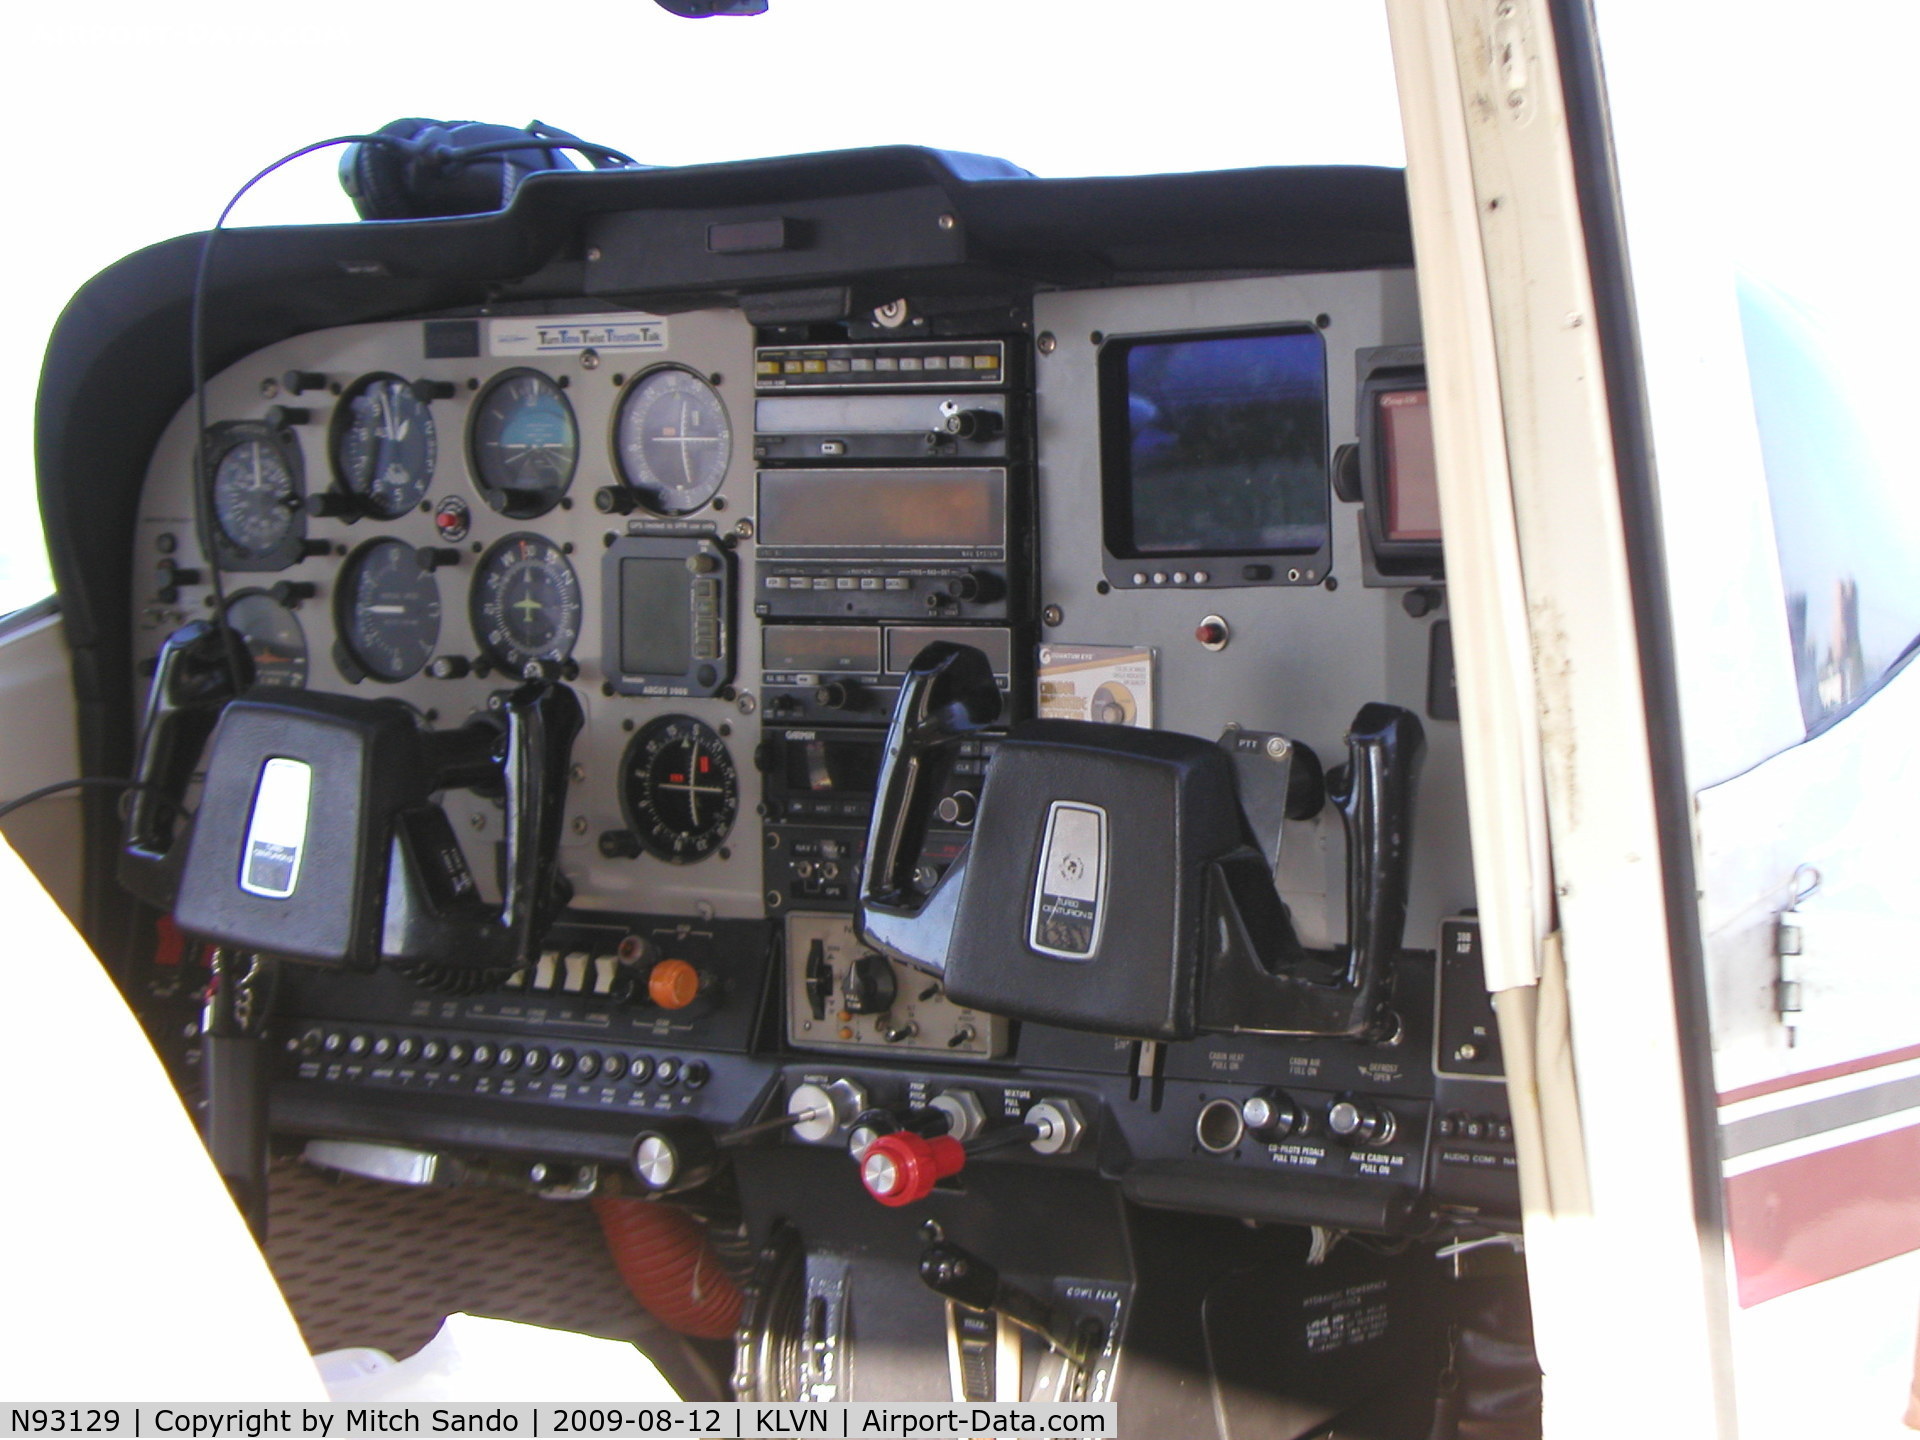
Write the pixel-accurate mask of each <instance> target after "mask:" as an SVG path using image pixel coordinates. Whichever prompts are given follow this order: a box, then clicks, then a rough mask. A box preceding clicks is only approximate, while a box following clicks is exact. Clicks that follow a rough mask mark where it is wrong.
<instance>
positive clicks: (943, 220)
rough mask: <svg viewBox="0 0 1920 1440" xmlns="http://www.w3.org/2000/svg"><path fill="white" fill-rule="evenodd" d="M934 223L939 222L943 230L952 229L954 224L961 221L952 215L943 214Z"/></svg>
mask: <svg viewBox="0 0 1920 1440" xmlns="http://www.w3.org/2000/svg"><path fill="white" fill-rule="evenodd" d="M934 223H935V224H937V225H938V226H939V227H940V228H941V229H942V230H951V229H953V227H954V226H956V225H958V224H959V223H960V222H959V220H957V219H956V218H955V217H953V216H952V215H942V216H941V217H940V218H939V219H938V220H937V221H935V222H934Z"/></svg>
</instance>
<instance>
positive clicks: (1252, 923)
mask: <svg viewBox="0 0 1920 1440" xmlns="http://www.w3.org/2000/svg"><path fill="white" fill-rule="evenodd" d="M969 653H972V654H973V657H974V658H972V659H967V658H965V657H966V656H967V655H968V654H969ZM993 693H995V692H994V690H993V687H992V679H991V675H990V674H989V673H988V666H987V664H986V661H985V659H984V657H980V656H979V655H978V653H977V652H970V651H969V647H965V646H954V645H944V644H942V645H933V646H929V647H928V648H927V649H926V651H924V652H923V653H922V654H921V656H920V658H919V659H918V660H916V661H915V663H914V665H913V667H912V670H911V671H910V673H909V675H908V678H907V681H906V684H905V685H904V686H903V687H902V689H901V695H900V702H899V704H898V706H897V707H896V709H895V712H894V719H893V725H892V728H891V729H890V731H889V733H888V737H887V758H886V762H885V765H884V767H883V769H882V771H881V777H880V786H879V794H878V796H877V799H876V804H875V807H874V817H873V823H872V828H871V830H870V832H869V836H868V850H867V854H868V864H867V874H866V877H865V880H864V881H863V886H862V894H861V905H860V913H859V926H860V933H861V935H862V937H863V938H864V939H865V940H866V941H867V943H869V944H871V945H873V946H874V947H875V948H876V949H879V950H882V951H884V952H885V953H887V954H888V955H891V956H893V957H894V958H895V959H898V960H902V961H904V962H906V963H908V964H911V965H915V966H918V967H919V968H921V969H924V970H927V971H929V972H931V973H934V974H937V975H939V976H941V977H942V979H943V981H944V983H945V986H946V990H947V993H948V995H949V997H950V998H952V999H953V1000H954V1001H956V1002H957V1003H959V1004H963V1005H974V1006H978V1007H979V1008H981V1009H983V1010H987V1011H990V1012H993V1013H996V1014H1000V1015H1005V1016H1008V1017H1010V1018H1015V1019H1027V1020H1036V1021H1042V1022H1045V1023H1048V1024H1054V1025H1060V1026H1064V1027H1067V1028H1070V1029H1081V1030H1092V1031H1096V1032H1099V1033H1104V1034H1115V1035H1131V1036H1137V1037H1140V1038H1144V1039H1155V1040H1174V1039H1185V1038H1189V1037H1191V1036H1193V1035H1195V1034H1198V1033H1202V1032H1208V1033H1230V1032H1252V1033H1266V1034H1301V1035H1353V1034H1359V1033H1362V1032H1363V1031H1365V1030H1366V1029H1367V1027H1368V1026H1369V1025H1370V1024H1372V1023H1373V1020H1374V1018H1375V1012H1376V1010H1377V1008H1378V1004H1379V1001H1380V998H1381V995H1382V994H1383V991H1384V985H1385V981H1386V979H1387V977H1388V974H1389V972H1390V967H1391V965H1392V962H1393V960H1394V958H1395V957H1396V956H1397V954H1398V952H1399V948H1400V942H1401V937H1402V932H1403V930H1404V928H1405V922H1406V909H1407V861H1408V856H1409V852H1410V847H1411V839H1412V812H1413V793H1414V788H1415V782H1416V780H1417V778H1418V770H1419V762H1420V758H1421V754H1422V751H1423V749H1424V744H1425V741H1424V736H1423V734H1422V732H1421V728H1420V722H1419V720H1418V719H1417V718H1416V717H1415V716H1414V715H1413V714H1412V713H1411V712H1409V711H1406V710H1403V709H1400V708H1399V707H1397V706H1392V705H1382V704H1372V705H1366V706H1363V707H1362V708H1361V710H1360V712H1359V713H1358V714H1357V715H1356V716H1355V717H1354V723H1353V726H1352V729H1351V730H1350V732H1349V734H1348V737H1347V751H1348V761H1347V764H1346V766H1345V767H1343V768H1342V769H1341V770H1339V771H1336V772H1335V773H1334V775H1332V776H1330V777H1329V780H1328V787H1327V788H1328V792H1329V795H1330V798H1331V799H1332V801H1333V803H1334V805H1335V806H1336V808H1338V809H1339V811H1340V814H1341V817H1342V820H1343V822H1344V824H1345V827H1346V831H1347V903H1348V915H1349V922H1348V923H1349V931H1350V933H1349V940H1348V944H1347V945H1346V946H1345V947H1343V948H1340V949H1336V950H1313V949H1309V948H1307V947H1305V946H1303V945H1302V944H1301V943H1300V942H1299V939H1298V937H1297V935H1296V933H1295V930H1294V926H1293V922H1292V917H1291V915H1290V914H1289V913H1288V910H1287V907H1286V904H1285V902H1284V901H1283V900H1282V899H1281V898H1280V896H1279V895H1278V893H1277V892H1276V891H1275V889H1274V883H1273V869H1272V859H1271V856H1270V855H1268V854H1266V853H1264V852H1263V850H1262V849H1261V847H1260V846H1258V845H1257V844H1254V843H1250V840H1249V835H1250V830H1249V826H1248V822H1247V820H1246V819H1245V817H1244V813H1243V810H1242V806H1241V803H1240V799H1239V796H1238V794H1237V791H1236V784H1235V768H1234V763H1233V760H1232V759H1231V758H1230V756H1229V754H1228V753H1227V751H1225V750H1223V749H1222V748H1221V747H1220V746H1218V745H1214V744H1210V743H1208V742H1206V741H1203V740H1200V739H1197V738H1195V737H1193V736H1187V735H1176V734H1171V733H1166V732H1161V731H1151V730H1136V729H1132V728H1130V727H1125V726H1117V725H1099V724H1091V723H1087V722H1081V721H1062V720H1034V721H1028V722H1025V723H1024V724H1021V725H1017V726H1015V727H1013V729H1012V730H1011V731H1010V732H1009V733H1008V735H1007V737H1006V738H1005V739H1004V740H1003V741H1002V742H1001V743H1000V745H999V747H998V749H997V750H996V752H995V757H994V760H993V764H992V768H991V769H990V770H989V772H988V775H987V781H986V785H985V788H984V790H983V791H982V794H981V797H980V808H979V813H978V817H977V819H976V821H975V824H974V836H973V841H972V843H971V844H970V845H969V847H968V848H967V849H966V850H965V851H963V852H962V853H961V854H960V856H959V857H958V858H956V859H955V860H954V862H953V863H952V864H951V865H950V866H949V867H948V869H947V871H946V873H945V874H944V875H942V876H941V877H940V879H939V881H938V882H937V883H936V884H934V885H933V886H932V887H931V889H930V891H929V892H928V893H926V894H925V895H924V896H922V895H921V894H920V893H919V891H918V890H917V889H916V888H915V884H914V878H913V877H914V872H915V867H916V864H917V862H918V860H919V857H920V849H921V845H922V843H923V842H924V839H925V834H926V820H927V815H926V811H927V808H928V806H927V797H928V796H929V795H930V794H931V793H932V790H933V785H932V783H931V772H932V770H933V768H934V766H935V764H936V763H937V759H938V755H939V752H940V750H941V749H942V748H944V747H945V746H946V745H947V744H948V743H950V742H951V741H953V740H955V739H958V738H959V737H960V736H961V735H963V734H965V733H967V732H968V731H969V730H972V729H977V728H978V727H979V726H980V725H982V724H985V723H987V722H988V719H990V717H991V715H992V713H993V712H992V711H990V710H986V709H984V708H983V707H981V706H978V705H975V704H972V703H970V702H973V701H977V700H980V699H982V698H983V697H984V695H986V694H993Z"/></svg>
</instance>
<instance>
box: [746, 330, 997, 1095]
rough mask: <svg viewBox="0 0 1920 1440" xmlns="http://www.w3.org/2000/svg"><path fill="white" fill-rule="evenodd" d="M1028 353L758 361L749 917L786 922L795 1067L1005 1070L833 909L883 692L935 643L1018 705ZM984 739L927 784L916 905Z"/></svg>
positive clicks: (947, 1008)
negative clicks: (980, 671) (886, 1062)
mask: <svg viewBox="0 0 1920 1440" xmlns="http://www.w3.org/2000/svg"><path fill="white" fill-rule="evenodd" d="M1025 354H1026V342H1024V341H1023V342H1021V343H1019V344H1009V343H1008V342H1007V341H1005V340H902V341H882V342H874V343H862V344H823V345H765V346H761V347H760V348H759V349H758V350H756V351H755V365H754V371H755V375H754V384H755V392H756V393H755V400H754V458H755V459H756V460H757V461H758V466H759V468H758V472H757V475H756V484H757V491H758V493H757V497H756V499H757V505H756V510H755V516H756V527H757V528H756V534H755V562H756V579H755V582H754V587H753V613H754V615H755V617H757V618H758V619H759V620H760V621H761V625H760V645H761V652H760V695H761V704H762V710H761V715H762V720H763V728H762V731H761V743H760V747H759V751H758V753H757V756H756V759H757V762H758V765H759V768H760V771H761V777H762V792H763V796H764V804H765V811H766V825H765V831H764V833H765V836H766V850H765V857H764V858H765V867H764V879H765V885H766V891H765V902H766V908H767V913H768V914H769V915H776V916H781V917H784V921H783V923H784V926H785V932H786V935H785V938H786V952H787V987H786V988H787V993H786V996H785V1008H786V1015H787V1039H788V1041H789V1043H791V1044H792V1045H794V1046H795V1047H796V1048H800V1049H809V1050H840V1051H868V1052H882V1051H884V1052H890V1053H893V1054H903V1053H920V1054H924V1055H938V1056H941V1057H943V1058H945V1059H950V1060H981V1059H991V1058H994V1057H996V1056H999V1055H1001V1054H1003V1053H1004V1052H1005V1048H1006V1043H1007V1027H1006V1022H1005V1021H1004V1020H1001V1019H999V1018H997V1017H994V1016H989V1015H986V1014H984V1013H981V1012H979V1011H975V1010H971V1009H968V1008H965V1007H961V1006H956V1005H954V1004H953V1003H952V1002H951V1001H949V1000H948V999H947V998H946V996H945V994H944V992H943V991H942V989H941V987H940V985H939V982H938V981H935V980H930V979H929V978H928V977H927V976H925V975H919V974H916V973H915V972H914V971H912V970H910V969H908V968H906V967H904V966H900V965H896V964H895V963H894V962H893V961H891V960H888V959H886V958H884V957H882V956H880V955H878V954H875V953H873V952H872V950H871V949H870V948H869V947H867V946H865V945H863V944H862V943H861V942H860V941H859V940H858V939H857V937H856V936H855V933H854V929H853V925H852V918H851V911H852V909H853V903H854V897H855V895H856V893H857V876H858V874H859V871H860V866H861V864H862V862H863V860H864V855H865V848H866V838H867V824H868V821H869V819H870V818H871V816H872V814H873V806H874V789H875V784H876V781H877V779H878V776H879V773H880V767H881V759H882V755H883V751H884V748H885V744H886V731H885V726H886V724H887V722H888V720H889V719H890V718H891V716H892V713H893V708H894V702H895V700H896V699H897V698H898V695H899V692H900V686H901V683H902V681H903V680H904V678H905V676H906V674H907V672H908V671H909V670H910V669H911V668H912V666H913V662H914V660H915V658H916V657H917V656H918V655H919V654H920V653H921V652H922V651H923V650H925V649H926V647H927V646H928V645H930V644H933V643H934V642H936V641H945V642H947V643H949V644H958V645H967V646H971V647H974V648H975V649H977V650H978V651H980V652H981V653H982V654H984V655H985V656H986V657H987V662H988V666H989V668H990V669H991V671H992V673H993V679H994V683H995V684H996V685H997V686H998V687H999V690H1000V693H1001V697H1002V700H1003V706H1002V709H1003V713H1006V714H1008V715H1009V716H1010V717H1012V718H1019V711H1020V710H1021V708H1022V705H1021V701H1020V699H1019V698H1018V697H1020V696H1022V695H1023V694H1024V693H1025V692H1026V690H1028V689H1029V688H1030V686H1029V684H1028V681H1029V679H1030V676H1031V669H1032V659H1031V656H1032V653H1033V642H1034V637H1033V632H1032V628H1031V621H1030V619H1029V618H1028V617H1030V616H1031V614H1032V611H1033V609H1034V605H1033V601H1032V581H1031V573H1032V570H1033V556H1032V552H1031V548H1030V546H1031V538H1030V537H1031V535H1032V531H1033V526H1032V523H1031V520H1032V515H1033V501H1032V489H1033V474H1032V466H1031V463H1030V457H1031V443H1030V441H1029V438H1028V433H1027V426H1028V416H1027V411H1026V409H1025V404H1026V393H1025V390H1024V387H1023V385H1022V383H1021V380H1022V376H1021V375H1014V374H1010V373H1009V372H1010V371H1011V370H1015V369H1021V370H1023V369H1024V357H1025ZM996 743H997V740H996V738H995V737H994V736H991V735H982V736H980V737H977V738H975V739H974V740H972V741H971V742H970V743H969V744H968V745H967V746H965V747H964V750H965V753H962V754H956V755H955V756H954V757H952V760H951V763H950V764H949V765H947V766H946V767H945V768H944V769H943V772H942V774H941V776H940V777H939V780H938V785H939V793H938V794H937V795H936V796H935V797H933V811H934V813H933V815H932V817H931V820H930V826H931V830H930V835H929V843H928V845H927V847H926V849H925V851H924V852H923V854H922V856H921V859H920V864H919V867H918V872H917V874H918V879H919V881H921V882H922V883H923V884H924V885H925V886H926V887H928V888H931V886H932V885H933V884H934V883H935V881H937V880H938V879H939V876H940V873H941V871H942V870H943V869H944V867H945V863H946V861H947V860H950V859H951V858H952V857H953V856H954V855H957V854H959V853H960V850H961V848H962V847H963V845H964V844H965V841H966V836H967V833H968V831H969V829H970V828H971V826H972V824H973V813H974V809H975V807H976V806H977V805H978V803H979V796H980V788H981V784H982V781H983V780H984V778H985V776H986V769H987V761H988V757H989V755H990V754H991V750H992V747H993V746H994V745H995V744H996Z"/></svg>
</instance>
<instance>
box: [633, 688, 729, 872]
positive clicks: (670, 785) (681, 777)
mask: <svg viewBox="0 0 1920 1440" xmlns="http://www.w3.org/2000/svg"><path fill="white" fill-rule="evenodd" d="M620 805H621V808H622V809H623V810H624V811H625V812H626V819H627V825H628V826H629V827H630V828H631V829H632V831H633V833H634V834H635V835H636V836H638V837H639V840H640V844H641V845H642V846H643V847H644V848H645V849H646V851H647V853H648V854H650V855H657V856H659V857H660V858H661V859H662V860H666V861H668V862H670V863H672V864H675V865H689V864H692V863H693V862H694V861H696V860H704V859H706V858H707V856H709V855H711V854H712V853H713V852H714V851H715V850H717V849H719V847H720V842H721V841H723V840H725V839H726V838H727V833H728V832H729V831H730V830H732V829H733V822H734V818H735V817H736V816H737V815H738V814H739V812H740V784H739V780H738V777H737V776H736V775H735V774H734V769H733V757H732V756H731V755H729V754H728V753H727V742H726V741H724V740H722V739H721V738H720V737H719V735H717V734H715V733H714V731H713V729H712V727H711V726H708V725H705V724H703V723H701V722H700V721H698V720H696V719H694V718H693V717H692V716H691V715H662V716H661V717H660V718H659V719H657V720H653V721H650V722H649V723H648V724H647V725H646V726H644V727H643V728H642V729H641V731H640V733H639V734H637V735H635V736H634V737H633V742H632V743H631V744H630V745H628V746H627V754H626V759H625V760H624V761H622V762H621V766H620Z"/></svg>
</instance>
